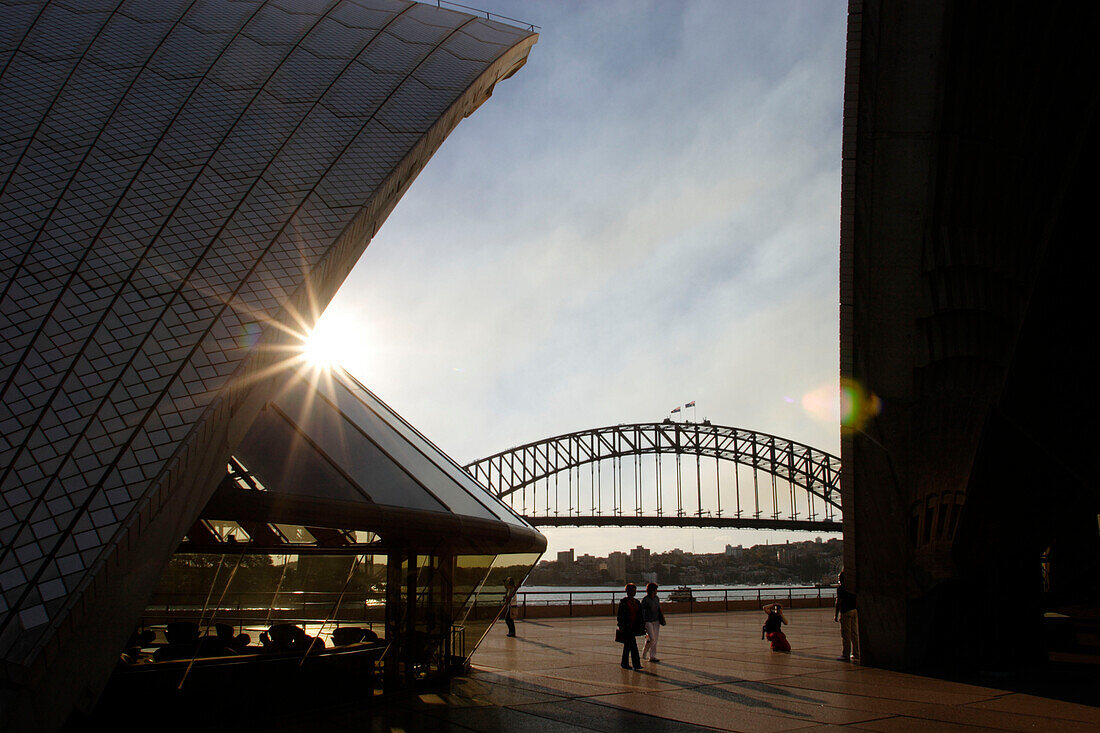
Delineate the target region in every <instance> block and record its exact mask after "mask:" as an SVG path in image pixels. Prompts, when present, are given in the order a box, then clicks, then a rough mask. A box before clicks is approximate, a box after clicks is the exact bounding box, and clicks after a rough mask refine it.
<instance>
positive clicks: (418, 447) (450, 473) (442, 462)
mask: <svg viewBox="0 0 1100 733" xmlns="http://www.w3.org/2000/svg"><path fill="white" fill-rule="evenodd" d="M332 396H333V397H334V398H335V400H336V403H337V405H338V406H339V408H340V410H341V411H342V412H343V413H344V414H345V415H346V416H347V418H348V419H349V420H351V421H353V422H354V423H355V424H357V425H359V426H360V427H361V428H362V429H363V431H364V432H366V433H367V434H369V435H370V436H371V438H372V439H373V440H375V441H376V442H377V443H378V445H379V446H381V447H382V448H383V450H385V451H386V452H387V453H389V454H390V455H391V456H393V457H394V458H395V459H396V460H397V461H399V462H400V463H401V464H402V465H403V466H405V467H406V468H408V469H409V470H410V471H411V472H412V473H413V475H415V476H416V477H417V478H418V479H419V480H420V482H421V483H423V484H424V485H425V486H427V487H428V488H430V489H431V491H432V493H434V494H435V495H436V496H437V497H439V499H440V500H441V501H443V502H444V503H445V504H447V506H448V507H449V508H450V509H451V511H453V512H455V513H456V514H465V515H467V516H474V517H483V518H486V519H501V518H502V516H499V515H498V513H497V512H496V511H493V510H491V509H490V508H489V504H490V502H489V501H486V502H482V501H478V500H477V499H476V498H475V496H474V495H472V494H471V493H470V491H469V490H467V489H466V488H464V486H465V484H466V483H471V484H473V486H474V488H475V489H477V488H478V487H477V485H476V483H473V479H470V478H469V477H468V476H467V475H466V474H465V472H464V471H462V470H461V469H458V468H456V467H455V466H454V465H453V464H451V463H450V461H448V460H447V459H446V458H445V457H444V455H443V454H442V453H441V452H440V451H439V450H438V449H437V448H435V447H434V446H432V445H430V444H429V443H428V442H427V441H426V440H425V439H424V438H423V437H421V436H419V434H417V433H416V432H415V431H413V430H412V428H411V427H409V426H408V425H407V424H405V423H404V421H402V420H401V419H400V418H398V417H397V416H396V414H395V413H393V412H392V411H389V410H386V409H385V408H384V407H383V406H382V405H381V403H379V402H378V401H377V400H370V395H369V394H367V393H366V392H364V391H362V390H357V391H356V393H355V394H353V393H352V392H351V391H349V389H348V387H347V386H345V385H344V384H343V383H342V382H341V383H340V384H337V385H336V386H335V389H334V391H333V392H332ZM366 400H370V404H369V406H368V404H364V401H366ZM383 415H384V416H385V419H383V417H381V416H383ZM433 458H434V460H433ZM448 469H449V470H448ZM463 477H465V480H463ZM479 493H483V492H480V491H479ZM494 503H495V502H494ZM500 514H504V512H500Z"/></svg>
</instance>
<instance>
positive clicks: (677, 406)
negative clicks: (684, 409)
mask: <svg viewBox="0 0 1100 733" xmlns="http://www.w3.org/2000/svg"><path fill="white" fill-rule="evenodd" d="M679 411H680V406H679V405H676V407H673V408H672V414H673V415H675V414H676V413H677V412H679Z"/></svg>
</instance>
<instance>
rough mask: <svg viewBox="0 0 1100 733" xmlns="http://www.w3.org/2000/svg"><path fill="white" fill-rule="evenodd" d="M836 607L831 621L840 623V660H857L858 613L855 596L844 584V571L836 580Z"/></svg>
mask: <svg viewBox="0 0 1100 733" xmlns="http://www.w3.org/2000/svg"><path fill="white" fill-rule="evenodd" d="M837 582H838V583H839V585H837V587H836V605H835V606H834V607H833V621H838V622H840V643H841V645H842V647H843V651H841V653H840V660H841V661H844V662H847V661H848V660H849V659H851V660H858V659H859V611H858V610H857V609H856V594H855V593H852V592H851V591H850V590H849V589H848V587H847V586H846V585H845V583H844V571H843V570H841V571H840V576H839V577H838V578H837Z"/></svg>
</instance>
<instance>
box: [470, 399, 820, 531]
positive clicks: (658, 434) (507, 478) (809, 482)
mask: <svg viewBox="0 0 1100 733" xmlns="http://www.w3.org/2000/svg"><path fill="white" fill-rule="evenodd" d="M649 455H653V456H657V457H658V458H657V461H658V463H657V478H656V482H657V491H656V502H655V504H654V506H652V507H651V508H644V507H643V506H642V501H641V489H640V485H638V486H636V487H635V491H636V492H637V493H636V495H635V497H636V500H637V501H636V502H635V506H634V507H633V511H632V512H626V511H624V506H623V505H624V503H625V502H623V501H613V502H612V505H613V507H614V509H613V511H612V512H611V513H610V514H608V513H603V512H602V511H600V510H599V509H598V508H594V509H593V511H592V512H590V513H589V514H588V515H585V514H583V513H581V512H580V511H579V510H578V511H577V512H576V513H575V512H574V511H573V507H572V501H571V499H570V504H569V506H568V511H567V512H566V513H565V514H564V515H562V514H561V513H560V512H557V511H555V512H553V513H552V512H551V511H550V509H549V504H550V502H549V499H548V500H547V505H546V513H545V516H541V515H538V514H537V513H530V512H527V511H522V513H523V514H524V515H525V518H526V519H528V521H530V522H531V523H532V524H536V525H541V526H609V525H614V526H683V527H688V526H694V527H700V526H706V527H755V528H772V529H780V528H781V529H807V530H824V531H839V530H840V518H839V510H840V458H838V457H837V456H835V455H832V454H830V453H826V452H825V451H822V450H818V449H817V448H814V447H812V446H809V445H805V444H803V443H799V442H796V441H793V440H789V439H787V438H782V437H779V436H776V435H770V434H768V433H761V432H758V431H754V430H746V429H744V428H737V427H729V426H724V425H714V424H711V423H709V422H707V421H704V422H702V423H690V422H688V423H679V422H672V421H666V422H659V423H635V424H628V425H609V426H606V427H600V428H592V429H588V430H579V431H576V432H572V433H566V434H564V435H557V436H554V437H551V438H545V439H542V440H538V441H535V442H532V443H527V444H525V445H521V446H517V447H515V448H510V449H508V450H504V451H500V452H499V453H495V454H493V455H491V456H487V457H485V458H482V459H479V460H477V461H474V462H472V463H469V464H467V465H466V466H465V468H466V470H467V471H468V472H469V473H470V474H471V475H472V476H473V477H474V478H475V479H476V480H478V481H479V482H481V483H482V484H483V485H485V486H486V487H488V488H489V489H490V491H491V492H492V493H493V494H494V495H496V496H498V497H500V498H501V499H503V500H505V501H510V502H511V503H512V506H513V508H514V509H517V511H521V510H520V508H519V507H517V506H516V504H517V498H518V497H519V496H520V495H521V494H523V492H524V491H525V490H526V489H528V488H529V487H535V486H536V485H537V483H538V482H540V481H546V480H548V479H550V478H552V477H556V476H560V475H562V474H569V472H570V471H573V470H574V469H579V468H580V467H581V466H586V465H589V464H599V463H601V462H603V461H607V460H612V461H614V460H621V459H622V458H626V457H640V456H649ZM661 455H674V456H677V475H676V479H677V485H679V481H680V474H679V471H680V468H679V466H680V464H679V457H682V456H698V457H709V458H714V459H716V461H725V462H730V463H734V464H737V465H741V466H746V467H748V468H750V469H751V470H752V478H753V498H754V501H753V502H752V504H751V506H749V505H748V503H747V502H746V503H745V504H743V503H742V501H741V499H742V495H741V492H742V487H741V486H740V485H739V482H738V480H737V477H738V473H737V471H736V470H735V472H734V484H735V485H734V491H735V496H734V497H730V495H729V493H728V489H727V494H726V499H727V505H726V507H725V508H723V506H722V485H721V473H720V472H719V471H718V470H717V464H716V473H715V476H716V481H715V494H714V496H713V497H708V500H709V499H710V498H713V500H714V502H713V505H711V508H708V509H704V508H703V504H704V501H703V497H702V493H701V491H702V490H701V488H700V487H701V482H699V480H698V479H699V474H698V471H699V467H698V464H697V465H696V471H697V474H696V480H697V483H696V490H697V491H699V492H700V494H699V496H698V503H697V507H698V508H697V511H696V512H695V513H694V514H690V513H687V512H685V511H684V509H683V503H682V501H680V500H679V494H678V504H677V506H676V508H675V513H673V512H672V511H671V508H670V509H669V510H666V509H665V508H664V507H663V506H662V505H661V496H662V493H661V488H660V481H661V479H660V463H659V460H660V459H659V457H660V456H661ZM636 465H638V466H639V467H640V464H636ZM759 472H763V473H765V474H768V475H769V477H770V480H771V491H772V497H773V502H772V506H771V512H770V514H766V513H765V512H764V511H762V509H761V504H760V501H759V486H758V484H757V481H758V473H759ZM620 476H621V474H620ZM577 477H578V480H579V479H580V475H579V473H578V476H577ZM776 479H781V480H783V481H785V482H787V483H788V484H789V490H790V503H789V504H788V507H789V509H788V511H787V512H786V514H783V513H781V512H780V511H779V508H778V502H777V501H776V500H775V499H776V495H777V494H776V492H777V487H776V483H775V480H776ZM746 488H747V487H746ZM796 489H797V490H799V491H802V492H805V494H806V496H805V497H804V499H803V502H802V505H803V507H804V508H805V512H804V513H803V512H802V511H800V509H799V506H798V497H797V496H796V495H795V494H796ZM547 491H549V488H547ZM578 492H579V487H578ZM815 497H816V499H817V500H816V501H815ZM731 498H732V499H733V501H731ZM580 503H581V502H580V501H578V504H580ZM592 503H593V504H595V502H594V501H593V502H592ZM746 507H747V508H746Z"/></svg>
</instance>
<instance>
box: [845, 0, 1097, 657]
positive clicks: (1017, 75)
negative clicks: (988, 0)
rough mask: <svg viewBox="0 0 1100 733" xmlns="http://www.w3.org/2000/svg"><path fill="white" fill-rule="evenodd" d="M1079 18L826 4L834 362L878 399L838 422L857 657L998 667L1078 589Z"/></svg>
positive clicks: (1086, 549) (1085, 291)
mask: <svg viewBox="0 0 1100 733" xmlns="http://www.w3.org/2000/svg"><path fill="white" fill-rule="evenodd" d="M1098 29H1100V24H1098V23H1097V19H1096V12H1095V10H1094V9H1092V8H1090V7H1084V6H1079V5H1074V4H1059V3H1055V4H1053V5H1050V4H1042V5H1039V4H1034V3H1007V4H1002V5H999V6H998V7H997V8H996V9H993V8H990V7H988V6H982V5H979V4H973V3H963V2H950V1H947V0H939V1H934V2H923V1H922V2H900V3H889V2H881V1H879V0H866V1H864V0H851V2H850V4H849V24H848V55H847V70H846V83H845V112H844V149H843V173H842V204H841V222H842V223H841V272H840V288H841V323H840V336H841V375H842V378H843V379H846V380H850V381H851V382H852V383H854V384H856V385H858V386H859V387H860V388H862V389H863V390H865V391H867V392H868V393H871V394H874V395H876V396H877V397H878V399H879V401H880V409H879V411H878V413H877V414H868V415H866V416H865V417H866V420H865V421H864V422H863V423H862V424H858V425H853V426H850V427H848V428H847V429H846V430H845V431H844V434H843V437H842V459H843V461H842V465H843V476H842V482H841V483H842V492H843V508H844V525H845V555H846V556H845V564H846V566H847V569H848V572H849V575H850V576H852V579H853V580H854V581H855V584H856V588H857V591H858V595H859V602H860V623H861V627H862V631H863V635H864V637H865V644H864V655H863V656H864V661H865V662H869V663H874V664H883V665H889V666H916V667H959V666H962V667H971V668H981V669H1006V668H1011V667H1012V666H1014V665H1018V664H1024V663H1027V662H1028V661H1031V660H1035V659H1037V658H1039V657H1041V655H1042V639H1041V628H1040V624H1041V610H1042V605H1043V604H1047V605H1050V604H1052V603H1053V604H1057V603H1079V604H1080V603H1093V604H1095V603H1096V600H1097V593H1098V588H1100V585H1098V582H1097V578H1098V577H1100V571H1098V568H1097V558H1098V557H1100V545H1098V535H1097V514H1098V512H1100V501H1098V490H1097V481H1096V478H1095V476H1096V474H1095V471H1092V470H1090V466H1089V458H1088V456H1089V455H1090V453H1091V450H1090V448H1089V446H1090V444H1091V434H1092V432H1093V431H1091V429H1090V428H1089V427H1088V426H1087V425H1086V424H1083V420H1082V418H1084V417H1085V416H1086V414H1087V413H1088V412H1089V410H1088V408H1087V407H1085V406H1084V405H1083V404H1082V403H1081V402H1080V401H1079V399H1078V397H1077V395H1083V394H1087V393H1089V392H1090V391H1091V389H1092V388H1091V384H1092V382H1093V379H1092V376H1091V374H1090V372H1091V369H1090V368H1089V366H1088V363H1087V360H1086V359H1085V358H1083V357H1082V356H1081V355H1080V354H1079V353H1078V348H1079V345H1080V344H1081V343H1082V339H1083V338H1084V337H1085V334H1088V333H1089V332H1090V331H1091V330H1092V327H1091V326H1090V324H1092V323H1093V322H1094V321H1095V317H1096V311H1097V309H1096V304H1095V299H1094V298H1093V297H1092V289H1093V287H1092V286H1091V284H1090V281H1089V279H1088V278H1089V276H1088V275H1087V274H1085V273H1087V272H1088V268H1087V267H1083V264H1084V263H1086V262H1090V261H1092V259H1094V258H1093V257H1091V256H1090V252H1089V250H1091V246H1088V247H1086V246H1085V242H1087V241H1090V240H1092V241H1094V240H1095V232H1094V226H1095V225H1094V223H1093V221H1092V215H1091V213H1090V212H1091V210H1092V208H1093V207H1092V204H1091V202H1089V201H1088V199H1087V198H1086V197H1085V195H1084V194H1083V192H1084V191H1085V190H1087V188H1088V187H1089V182H1090V179H1091V178H1092V177H1093V172H1094V171H1095V170H1096V165H1095V164H1096V161H1097V155H1096V153H1097V150H1096V140H1097V134H1096V133H1097V129H1096V127H1097V125H1096V115H1097V100H1098V85H1097V83H1096V81H1095V79H1096V76H1095V74H1094V72H1095V68H1094V67H1095V59H1094V58H1093V57H1094V56H1095V54H1094V52H1093V51H1092V47H1093V44H1094V41H1093V40H1091V39H1094V38H1095V34H1096V32H1097V30H1098ZM1048 550H1049V551H1050V552H1051V553H1053V557H1054V559H1055V561H1054V563H1053V567H1054V568H1055V570H1056V572H1055V576H1059V577H1057V578H1056V581H1055V582H1054V583H1053V585H1052V587H1051V588H1050V590H1049V591H1048V592H1047V593H1046V595H1044V592H1043V589H1042V577H1041V573H1040V557H1041V555H1042V554H1043V553H1044V552H1045V551H1048ZM1052 577H1054V576H1052Z"/></svg>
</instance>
